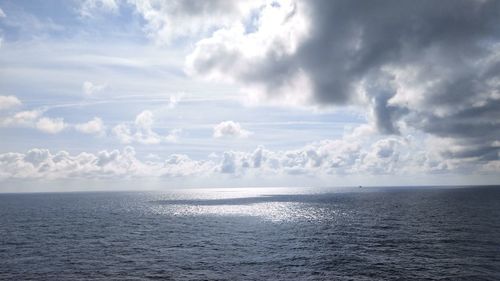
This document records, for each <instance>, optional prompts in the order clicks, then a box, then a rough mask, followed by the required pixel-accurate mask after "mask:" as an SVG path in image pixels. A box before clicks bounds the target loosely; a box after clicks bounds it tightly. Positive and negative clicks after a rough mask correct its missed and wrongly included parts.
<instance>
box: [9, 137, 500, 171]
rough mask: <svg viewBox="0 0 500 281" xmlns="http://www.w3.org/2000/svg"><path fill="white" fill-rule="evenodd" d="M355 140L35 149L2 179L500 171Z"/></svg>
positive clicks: (390, 141) (400, 141)
mask: <svg viewBox="0 0 500 281" xmlns="http://www.w3.org/2000/svg"><path fill="white" fill-rule="evenodd" d="M351 137H352V135H349V136H346V137H345V138H342V139H337V140H324V141H321V142H316V143H311V144H309V145H306V146H304V147H301V148H299V149H295V150H285V151H280V150H278V151H272V150H267V149H265V148H263V147H258V148H257V149H256V150H254V151H253V152H242V151H225V152H223V153H222V154H220V155H213V156H211V157H210V158H209V160H193V159H191V158H189V157H188V156H187V155H182V154H173V155H170V156H168V157H166V158H163V159H162V158H160V157H157V156H155V157H146V159H147V160H144V161H143V160H140V159H139V158H138V157H137V156H136V153H135V150H134V149H133V148H132V147H126V148H125V149H124V150H123V151H118V150H113V151H101V152H98V153H95V154H94V153H86V152H83V153H80V154H77V155H70V154H69V153H68V152H65V151H59V152H57V153H55V154H52V153H51V152H50V151H48V150H46V149H32V150H29V151H28V152H26V153H3V154H0V179H11V178H45V179H56V178H123V177H125V178H132V177H189V178H196V177H206V176H215V177H216V178H218V177H220V176H221V175H225V176H228V177H236V178H239V177H249V178H252V177H253V178H261V177H267V178H280V177H283V176H285V177H290V176H291V177H294V176H301V177H303V176H306V177H307V176H312V177H323V178H324V177H328V176H339V175H359V174H363V175H365V176H369V175H398V176H401V175H403V176H404V175H422V174H424V175H426V174H429V173H453V172H455V171H462V173H463V171H466V172H467V173H489V174H493V175H494V174H497V173H498V172H500V170H499V168H500V165H499V164H498V161H496V162H483V165H481V166H477V165H469V164H473V162H471V163H469V164H468V163H467V162H463V161H460V162H457V161H455V160H453V159H443V158H440V157H439V155H433V154H432V153H429V152H428V150H427V149H425V148H423V149H422V147H421V144H420V143H414V141H413V140H412V138H411V137H406V138H405V137H384V138H379V139H378V140H376V141H374V142H371V144H370V143H369V142H365V141H362V140H359V139H358V140H356V139H352V138H351Z"/></svg>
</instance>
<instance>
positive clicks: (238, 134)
mask: <svg viewBox="0 0 500 281" xmlns="http://www.w3.org/2000/svg"><path fill="white" fill-rule="evenodd" d="M213 131H214V132H213V137H214V138H223V137H234V138H246V137H248V136H250V135H251V134H252V132H250V131H247V130H244V129H242V128H241V125H240V123H237V122H234V121H223V122H220V123H219V124H217V125H215V126H214V129H213Z"/></svg>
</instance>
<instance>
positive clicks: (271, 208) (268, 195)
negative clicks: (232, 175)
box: [150, 188, 348, 222]
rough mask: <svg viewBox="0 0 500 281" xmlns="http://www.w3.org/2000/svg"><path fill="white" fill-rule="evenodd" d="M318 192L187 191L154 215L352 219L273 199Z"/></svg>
mask: <svg viewBox="0 0 500 281" xmlns="http://www.w3.org/2000/svg"><path fill="white" fill-rule="evenodd" d="M315 192H317V190H312V189H285V188H266V189H262V188H244V189H243V188H224V189H203V190H198V189H196V190H183V191H179V192H175V193H169V194H162V195H161V196H159V197H158V201H155V202H153V203H154V204H152V205H151V209H150V211H151V212H153V213H155V214H161V215H168V216H251V217H259V218H260V219H264V220H267V221H272V222H285V221H324V220H335V219H336V218H338V217H339V216H347V215H348V214H347V213H346V212H340V211H339V210H338V209H336V208H335V207H334V206H328V207H324V206H318V205H317V204H310V203H304V202H287V200H286V199H280V200H275V199H274V197H273V196H284V194H285V195H288V196H290V195H296V194H314V193H315ZM179 201H180V202H181V203H179Z"/></svg>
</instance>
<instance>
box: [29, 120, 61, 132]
mask: <svg viewBox="0 0 500 281" xmlns="http://www.w3.org/2000/svg"><path fill="white" fill-rule="evenodd" d="M66 126H67V125H66V123H64V119H63V118H48V117H42V118H40V119H39V120H38V121H37V122H36V124H35V127H36V128H37V129H38V130H40V131H42V132H44V133H48V134H57V133H59V132H61V131H62V130H64V128H66Z"/></svg>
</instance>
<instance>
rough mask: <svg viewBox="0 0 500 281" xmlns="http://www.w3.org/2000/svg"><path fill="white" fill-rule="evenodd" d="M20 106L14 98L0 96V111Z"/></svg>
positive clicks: (19, 102) (18, 101)
mask: <svg viewBox="0 0 500 281" xmlns="http://www.w3.org/2000/svg"><path fill="white" fill-rule="evenodd" d="M19 105H21V101H20V100H19V99H18V98H17V97H15V96H0V110H5V109H10V108H12V107H16V106H19Z"/></svg>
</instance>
